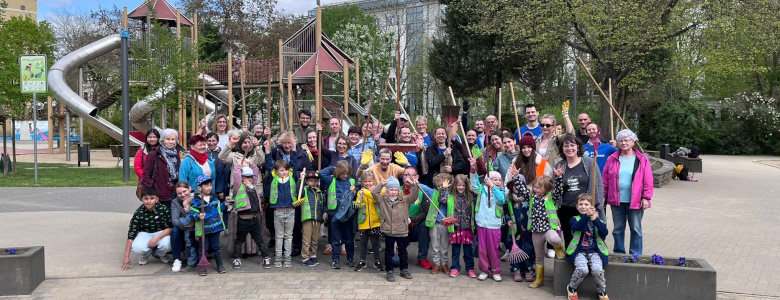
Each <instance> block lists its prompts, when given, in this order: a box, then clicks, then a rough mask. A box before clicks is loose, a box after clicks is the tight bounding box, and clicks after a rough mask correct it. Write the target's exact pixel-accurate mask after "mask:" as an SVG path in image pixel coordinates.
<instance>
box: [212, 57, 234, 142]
mask: <svg viewBox="0 0 780 300" xmlns="http://www.w3.org/2000/svg"><path fill="white" fill-rule="evenodd" d="M214 124H215V125H214V126H216V122H214ZM231 129H233V53H232V52H228V130H231ZM215 132H216V131H215Z"/></svg>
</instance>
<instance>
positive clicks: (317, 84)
mask: <svg viewBox="0 0 780 300" xmlns="http://www.w3.org/2000/svg"><path fill="white" fill-rule="evenodd" d="M317 14H318V15H319V8H317ZM318 22H319V20H318ZM317 38H318V39H319V37H317ZM321 93H322V91H320V66H319V65H318V64H316V63H315V64H314V102H315V106H316V109H317V123H315V127H314V128H317V127H316V126H317V124H322V111H321V109H322V103H321V102H322V99H320V94H321ZM320 136H321V132H320V130H317V151H318V152H319V151H320V149H322V138H321V137H320ZM317 160H318V162H317V170H322V159H317Z"/></svg>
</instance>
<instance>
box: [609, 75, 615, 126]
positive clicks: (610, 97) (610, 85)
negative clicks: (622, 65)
mask: <svg viewBox="0 0 780 300" xmlns="http://www.w3.org/2000/svg"><path fill="white" fill-rule="evenodd" d="M609 104H610V105H612V78H610V79H609ZM609 133H610V135H611V136H612V139H613V140H614V139H615V120H614V119H612V111H609Z"/></svg>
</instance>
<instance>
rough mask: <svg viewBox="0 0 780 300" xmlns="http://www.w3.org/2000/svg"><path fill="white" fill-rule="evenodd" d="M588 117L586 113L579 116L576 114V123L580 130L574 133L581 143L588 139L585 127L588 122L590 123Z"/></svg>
mask: <svg viewBox="0 0 780 300" xmlns="http://www.w3.org/2000/svg"><path fill="white" fill-rule="evenodd" d="M590 123H591V122H590V117H589V116H588V114H586V113H581V114H580V115H579V116H577V125H580V130H577V132H576V135H577V138H578V139H580V141H582V144H585V143H587V142H588V140H589V139H590V138H589V137H588V132H587V127H588V124H590Z"/></svg>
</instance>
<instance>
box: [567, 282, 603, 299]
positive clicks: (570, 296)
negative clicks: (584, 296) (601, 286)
mask: <svg viewBox="0 0 780 300" xmlns="http://www.w3.org/2000/svg"><path fill="white" fill-rule="evenodd" d="M566 295H567V298H566V299H568V300H580V296H579V295H577V291H576V290H574V289H572V288H571V286H569V285H566ZM599 296H601V295H599Z"/></svg>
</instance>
